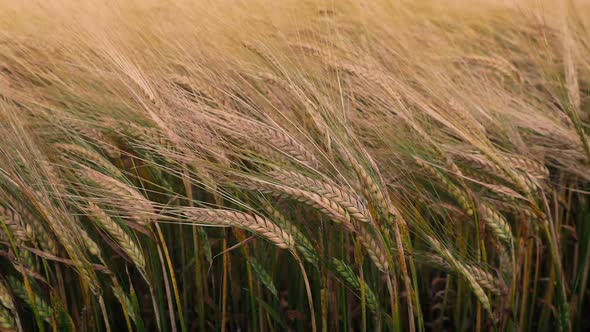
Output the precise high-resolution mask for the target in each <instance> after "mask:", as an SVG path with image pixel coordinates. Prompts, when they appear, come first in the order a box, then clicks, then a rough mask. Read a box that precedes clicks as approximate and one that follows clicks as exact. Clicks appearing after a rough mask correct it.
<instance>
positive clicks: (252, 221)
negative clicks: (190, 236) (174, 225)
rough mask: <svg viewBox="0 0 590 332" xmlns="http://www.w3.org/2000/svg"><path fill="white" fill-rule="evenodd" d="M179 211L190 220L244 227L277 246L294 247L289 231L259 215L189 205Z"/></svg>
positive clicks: (292, 248)
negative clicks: (190, 206)
mask: <svg viewBox="0 0 590 332" xmlns="http://www.w3.org/2000/svg"><path fill="white" fill-rule="evenodd" d="M180 211H181V212H182V214H183V215H185V216H186V217H187V219H188V220H189V221H190V222H194V223H204V224H212V225H220V226H234V227H239V228H244V229H247V230H249V231H252V232H254V233H256V234H258V235H260V236H262V237H264V238H266V239H267V240H269V241H271V242H273V243H274V244H275V245H276V246H277V247H279V248H282V249H289V250H292V251H293V250H294V249H295V240H294V239H293V237H292V236H291V235H290V234H289V233H287V232H286V231H285V230H283V229H281V228H280V227H279V226H277V225H276V224H274V223H273V222H272V221H270V220H269V219H267V218H264V217H262V216H259V215H250V214H247V213H243V212H238V211H231V210H224V209H207V208H189V207H187V208H184V209H182V210H180Z"/></svg>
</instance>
